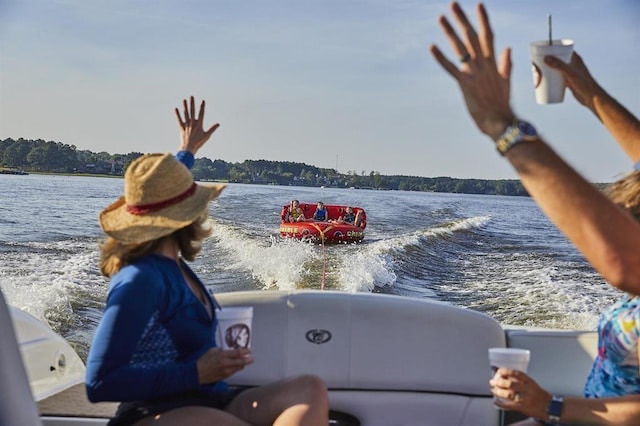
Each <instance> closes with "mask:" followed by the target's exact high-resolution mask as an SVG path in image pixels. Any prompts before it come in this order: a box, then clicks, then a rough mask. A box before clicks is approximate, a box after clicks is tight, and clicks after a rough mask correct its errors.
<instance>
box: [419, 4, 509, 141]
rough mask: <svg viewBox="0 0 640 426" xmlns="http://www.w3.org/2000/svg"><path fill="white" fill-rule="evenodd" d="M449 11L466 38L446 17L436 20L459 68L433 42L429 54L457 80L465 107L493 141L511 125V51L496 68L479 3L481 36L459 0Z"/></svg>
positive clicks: (487, 28) (487, 20)
mask: <svg viewBox="0 0 640 426" xmlns="http://www.w3.org/2000/svg"><path fill="white" fill-rule="evenodd" d="M451 10H452V12H453V16H454V17H455V19H456V21H457V23H458V25H459V26H460V27H461V31H462V33H463V34H464V35H465V41H464V42H463V41H462V40H461V39H460V37H459V36H458V34H457V33H456V31H455V29H454V28H453V27H452V26H451V24H450V23H449V21H448V20H447V18H446V17H444V16H441V17H440V19H439V23H440V26H441V27H442V30H443V32H444V33H445V35H446V36H447V38H448V40H449V43H450V44H451V47H452V48H453V51H454V52H455V54H456V55H457V56H458V58H459V60H460V62H461V63H462V65H461V66H460V67H458V65H457V64H454V63H453V62H451V61H450V60H449V59H447V58H446V57H445V55H444V54H443V53H442V51H441V50H440V49H439V48H438V47H437V46H435V45H431V47H430V51H431V54H432V55H433V57H434V58H435V59H436V61H438V63H440V65H441V66H442V68H444V69H445V71H447V72H448V73H449V75H451V76H452V77H453V78H454V79H455V80H456V81H457V82H458V85H459V86H460V90H461V91H462V95H463V96H464V100H465V102H466V104H467V109H468V110H469V113H470V114H471V117H472V118H473V120H474V121H475V122H476V125H477V126H478V128H479V129H480V131H482V132H483V133H485V134H486V135H488V136H490V137H491V138H492V139H494V140H495V139H497V138H499V137H500V135H502V133H503V132H504V130H505V129H506V128H507V126H508V125H510V124H511V122H512V121H513V116H514V114H513V111H512V110H511V105H510V103H509V96H510V90H511V81H510V79H511V50H510V49H505V50H504V51H503V52H502V55H501V58H500V67H497V66H496V59H495V54H494V47H493V32H492V30H491V25H490V24H489V17H488V15H487V12H486V10H485V8H484V6H483V5H482V4H479V5H478V6H477V13H478V20H479V22H480V36H478V33H477V32H476V30H475V29H474V28H473V26H472V25H471V23H470V22H469V20H468V19H467V16H466V15H465V13H464V12H463V11H462V8H461V7H460V5H459V4H458V3H456V2H454V3H452V4H451Z"/></svg>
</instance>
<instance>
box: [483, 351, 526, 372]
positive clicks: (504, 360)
mask: <svg viewBox="0 0 640 426" xmlns="http://www.w3.org/2000/svg"><path fill="white" fill-rule="evenodd" d="M530 357H531V352H529V350H528V349H518V348H489V364H490V365H491V369H492V370H493V372H494V373H495V371H496V370H497V369H498V368H510V369H511V370H519V371H522V372H523V373H526V372H527V367H528V366H529V358H530Z"/></svg>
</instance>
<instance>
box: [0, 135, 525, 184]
mask: <svg viewBox="0 0 640 426" xmlns="http://www.w3.org/2000/svg"><path fill="white" fill-rule="evenodd" d="M141 155H143V154H142V153H141V152H130V153H128V154H110V153H107V152H104V151H103V152H97V153H96V152H92V151H88V150H78V149H77V148H76V146H74V145H68V144H63V143H60V142H53V141H44V140H42V139H37V140H26V139H23V138H19V139H17V140H14V139H12V138H6V139H4V140H0V168H2V167H4V168H6V169H11V170H23V171H26V172H40V173H64V174H96V175H108V176H122V175H123V174H124V170H126V168H127V166H128V165H129V164H130V163H131V162H132V161H133V160H135V159H136V158H138V157H139V156H141ZM192 172H193V175H194V177H195V179H196V180H200V181H223V182H235V183H249V184H262V185H291V186H315V187H320V186H324V187H337V188H365V189H377V190H402V191H425V192H447V193H463V194H491V195H515V196H528V193H527V192H526V190H525V189H524V187H523V186H522V184H521V183H520V181H519V180H514V179H502V180H488V179H458V178H451V177H431V178H429V177H420V176H402V175H381V174H380V173H379V172H376V171H371V172H369V173H367V172H366V171H362V172H360V173H358V172H356V171H355V170H354V171H348V172H347V173H339V172H337V171H336V170H335V169H326V168H320V167H315V166H312V165H308V164H305V163H295V162H290V161H271V160H245V161H243V162H242V163H229V162H226V161H224V160H219V159H217V160H211V159H209V158H206V157H202V158H197V159H196V162H195V165H194V167H193V168H192Z"/></svg>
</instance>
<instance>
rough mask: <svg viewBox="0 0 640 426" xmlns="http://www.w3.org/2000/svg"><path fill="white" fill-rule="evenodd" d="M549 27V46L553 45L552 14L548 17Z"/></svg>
mask: <svg viewBox="0 0 640 426" xmlns="http://www.w3.org/2000/svg"><path fill="white" fill-rule="evenodd" d="M547 26H548V27H549V46H551V45H552V44H553V38H551V14H548V15H547Z"/></svg>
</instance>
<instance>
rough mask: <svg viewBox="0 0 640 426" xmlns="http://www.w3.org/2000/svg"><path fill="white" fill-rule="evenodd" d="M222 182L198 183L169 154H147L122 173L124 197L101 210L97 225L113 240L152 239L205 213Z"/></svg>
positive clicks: (179, 227) (135, 241)
mask: <svg viewBox="0 0 640 426" xmlns="http://www.w3.org/2000/svg"><path fill="white" fill-rule="evenodd" d="M224 187H225V185H221V184H210V185H197V184H196V183H195V182H194V181H193V176H192V175H191V172H190V171H189V170H188V169H187V168H186V167H185V166H184V164H182V163H181V162H180V161H178V160H177V159H176V158H175V157H174V156H173V155H171V154H147V155H143V156H142V157H139V158H137V159H136V160H135V161H134V162H132V163H131V164H130V165H129V167H128V168H127V171H126V173H125V175H124V197H120V198H119V199H118V201H116V202H115V203H113V204H111V205H110V206H109V207H107V208H106V209H104V210H103V211H102V213H100V226H101V227H102V229H103V230H104V232H105V233H106V234H107V235H109V236H110V237H113V238H115V239H116V240H118V241H120V242H123V243H126V244H135V243H143V242H145V241H151V240H155V239H157V238H160V237H164V236H166V235H169V234H171V233H172V232H174V231H177V230H178V229H181V228H184V227H185V226H188V225H190V224H191V223H193V222H194V221H195V220H196V219H198V218H199V217H201V216H202V215H203V214H205V213H206V211H207V207H208V205H209V202H210V201H211V200H213V199H214V198H216V197H218V195H220V193H221V192H222V190H223V189H224Z"/></svg>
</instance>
